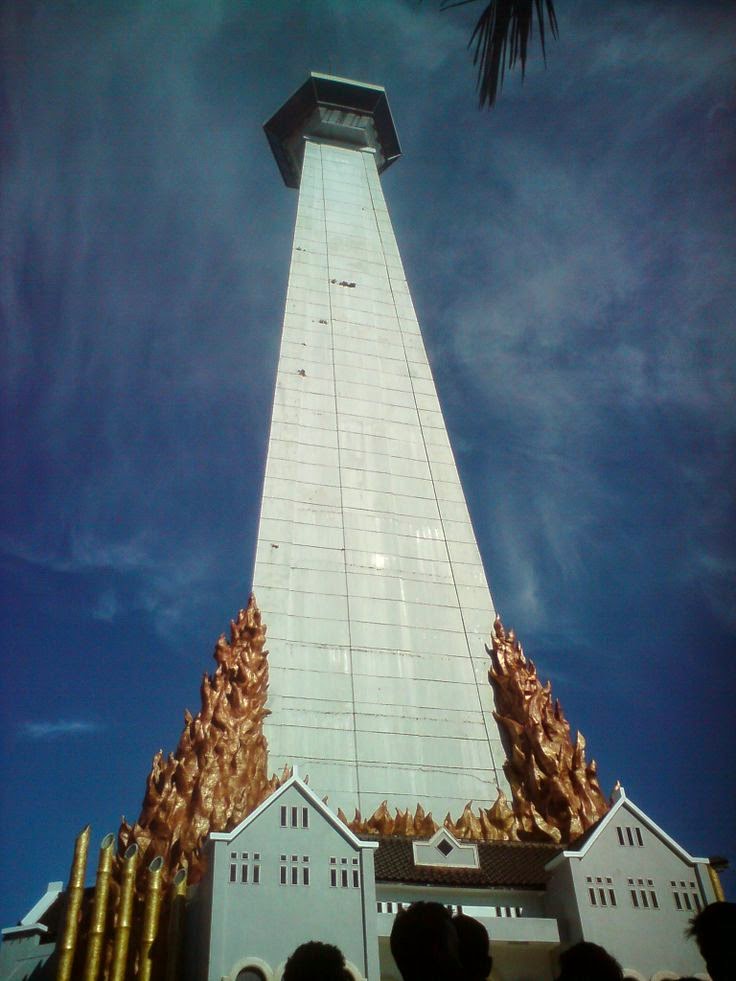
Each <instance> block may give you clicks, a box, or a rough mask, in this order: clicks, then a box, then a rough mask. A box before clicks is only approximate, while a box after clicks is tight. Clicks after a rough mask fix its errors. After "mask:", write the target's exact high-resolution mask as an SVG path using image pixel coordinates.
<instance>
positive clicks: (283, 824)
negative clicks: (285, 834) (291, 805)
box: [281, 807, 286, 828]
mask: <svg viewBox="0 0 736 981" xmlns="http://www.w3.org/2000/svg"><path fill="white" fill-rule="evenodd" d="M281 827H282V828H285V827H286V808H285V807H282V808H281Z"/></svg>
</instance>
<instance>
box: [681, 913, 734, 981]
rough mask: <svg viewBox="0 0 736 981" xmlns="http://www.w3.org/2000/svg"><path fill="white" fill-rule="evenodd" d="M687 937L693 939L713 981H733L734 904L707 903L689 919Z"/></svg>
mask: <svg viewBox="0 0 736 981" xmlns="http://www.w3.org/2000/svg"><path fill="white" fill-rule="evenodd" d="M688 934H689V935H690V936H691V937H695V940H696V943H697V945H698V948H699V950H700V953H701V954H702V955H703V960H704V961H705V966H706V967H707V968H708V974H710V976H711V978H712V979H713V981H733V979H734V978H735V977H736V966H735V965H736V957H734V937H735V936H736V903H728V902H718V903H710V904H709V905H708V906H706V907H705V909H702V910H701V911H700V912H699V913H698V915H697V916H694V917H693V918H692V920H691V921H690V929H689V930H688Z"/></svg>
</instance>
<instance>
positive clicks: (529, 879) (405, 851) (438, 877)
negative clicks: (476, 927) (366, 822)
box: [375, 838, 560, 889]
mask: <svg viewBox="0 0 736 981" xmlns="http://www.w3.org/2000/svg"><path fill="white" fill-rule="evenodd" d="M413 841H414V839H412V838H383V839H381V842H380V844H379V846H378V849H377V851H376V855H375V862H376V881H377V882H407V883H414V884H427V885H444V886H465V887H471V888H478V889H490V888H494V887H496V888H507V889H509V888H515V887H516V888H529V889H543V888H544V886H545V884H546V882H547V879H548V878H549V875H548V873H547V872H545V870H544V866H545V865H546V864H547V862H549V861H550V859H552V858H553V857H554V856H555V855H556V854H557V853H558V852H559V851H560V848H559V846H558V845H553V844H540V843H536V842H534V843H532V842H520V841H487V842H485V841H484V842H478V843H477V844H478V858H479V862H480V868H478V869H458V868H453V867H452V866H448V865H437V866H434V865H433V866H427V865H415V864H414V852H413V849H412V843H413ZM438 858H439V856H438Z"/></svg>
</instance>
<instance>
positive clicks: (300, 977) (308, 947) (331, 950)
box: [283, 940, 352, 981]
mask: <svg viewBox="0 0 736 981" xmlns="http://www.w3.org/2000/svg"><path fill="white" fill-rule="evenodd" d="M283 981H352V979H351V976H350V974H349V973H348V970H347V968H346V967H345V957H344V955H343V953H342V951H341V950H340V949H339V948H338V947H335V946H333V945H332V944H324V943H321V942H320V941H319V940H310V941H309V942H308V943H305V944H302V945H301V946H300V947H297V948H296V950H295V951H294V953H293V954H292V955H291V957H290V958H289V959H288V961H287V962H286V966H285V967H284V975H283Z"/></svg>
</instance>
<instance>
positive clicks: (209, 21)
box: [0, 0, 736, 925]
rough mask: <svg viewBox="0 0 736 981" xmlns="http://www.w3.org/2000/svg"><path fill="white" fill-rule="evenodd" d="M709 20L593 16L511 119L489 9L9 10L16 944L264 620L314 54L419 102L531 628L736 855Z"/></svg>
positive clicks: (668, 805) (412, 108)
mask: <svg viewBox="0 0 736 981" xmlns="http://www.w3.org/2000/svg"><path fill="white" fill-rule="evenodd" d="M694 8H695V3H694V0H688V2H685V0H683V2H673V0H667V2H659V3H658V2H646V0H630V2H628V3H627V2H622V3H617V4H614V5H610V4H594V5H590V4H585V3H582V2H573V0H559V2H558V4H557V9H558V17H559V21H560V33H561V37H560V40H559V41H558V42H555V43H553V44H551V46H550V49H549V51H548V67H547V70H546V71H545V70H544V69H543V67H542V65H541V59H540V58H539V56H538V49H537V48H534V49H533V53H532V64H530V66H529V70H528V72H527V78H526V81H525V83H524V85H523V86H522V85H521V83H520V80H519V78H518V77H517V76H516V75H512V76H511V77H509V78H507V81H506V84H505V86H504V91H503V94H502V97H501V100H500V102H499V105H498V106H497V108H496V109H495V110H494V111H493V112H492V113H487V112H479V111H478V110H477V107H476V100H475V96H474V91H473V81H474V76H473V69H472V66H471V64H470V61H469V58H468V55H467V52H466V51H465V43H466V40H467V37H468V33H469V26H470V24H471V22H472V18H473V16H474V10H473V9H471V8H461V9H459V10H456V11H454V12H446V13H440V12H439V11H438V9H437V4H435V3H431V2H428V0H425V2H424V3H421V4H416V3H414V2H401V0H378V2H374V3H371V4H367V3H362V2H357V0H355V2H347V0H343V2H340V3H338V2H336V0H334V2H326V0H322V2H320V0H315V2H314V3H311V4H309V5H304V4H291V3H278V2H268V3H266V2H265V0H264V2H255V3H252V4H247V5H246V4H242V3H239V2H229V3H228V2H224V0H221V2H212V3H208V4H201V3H197V2H194V0H190V2H186V0H184V2H181V3H177V4H173V3H163V2H161V3H155V2H153V3H152V2H150V0H147V2H145V3H144V2H140V3H133V2H123V0H119V2H117V3H115V4H114V5H113V4H105V3H98V4H84V5H79V4H64V3H50V2H48V3H43V2H36V3H27V4H22V5H14V6H13V7H10V6H8V7H6V9H5V12H4V14H3V15H2V16H3V20H2V37H3V44H4V49H5V55H4V62H5V64H6V74H5V77H4V102H5V111H4V112H3V117H4V124H3V125H4V129H3V171H4V176H3V182H2V184H3V187H2V201H0V215H1V217H0V241H1V247H2V264H1V268H0V304H1V311H2V318H3V355H2V379H1V382H2V393H1V394H0V398H1V399H2V419H3V429H2V452H3V457H4V461H5V463H4V473H5V480H4V482H3V484H4V486H3V490H2V499H1V500H2V511H1V514H0V519H1V524H0V576H1V577H2V579H1V586H2V593H3V597H4V602H3V609H2V621H1V624H2V656H3V685H2V695H1V696H0V697H1V701H0V710H1V713H2V727H1V730H0V731H2V741H3V780H2V789H1V790H0V795H1V796H0V807H1V816H2V827H3V835H2V839H1V844H0V878H1V879H2V881H3V882H4V883H5V888H4V890H3V896H2V898H0V920H1V921H2V925H9V924H11V923H13V922H15V921H16V920H17V918H18V917H20V916H21V915H23V914H24V913H25V912H26V910H27V909H28V908H29V907H30V906H31V905H32V903H33V902H34V901H35V900H36V899H37V898H38V895H40V893H41V892H42V891H43V888H44V887H45V885H46V882H47V881H49V880H53V879H66V876H67V874H68V866H69V861H70V858H71V851H72V846H73V840H74V836H75V835H76V833H77V832H78V831H79V830H80V829H81V828H82V826H83V825H84V824H85V823H87V822H90V823H91V824H92V825H93V840H95V841H98V840H99V839H101V838H102V836H103V835H104V834H105V833H106V832H107V831H110V830H117V827H118V823H119V821H120V816H121V814H125V816H126V817H128V818H131V819H132V818H135V817H136V816H137V814H138V810H139V807H140V802H141V799H142V796H143V790H144V783H145V777H146V774H147V772H148V769H149V766H150V761H151V758H152V756H153V754H154V753H155V751H156V750H157V749H159V748H160V747H162V748H164V750H170V749H173V748H174V747H175V745H176V742H177V740H178V736H179V731H180V728H181V724H182V717H183V712H184V709H185V708H186V707H189V708H190V709H192V710H196V708H197V707H198V704H199V696H198V687H199V681H200V678H201V675H202V673H203V672H204V671H206V670H210V669H211V667H212V660H211V652H212V649H213V647H214V643H215V641H216V639H217V636H218V635H219V633H220V632H222V631H223V630H225V629H226V628H227V624H228V621H229V618H230V617H232V616H234V615H235V613H236V611H237V610H238V608H239V607H240V606H243V605H245V603H246V601H247V597H248V592H249V587H250V576H251V572H252V561H253V550H254V540H255V531H256V522H257V515H258V501H259V494H260V486H261V481H262V472H263V466H264V458H265V447H266V440H267V430H268V418H269V410H270V399H271V393H272V387H273V381H274V373H275V366H276V357H277V352H278V341H279V330H280V324H281V316H282V312H283V304H284V296H285V288H286V278H287V273H288V260H289V251H290V243H291V229H292V223H293V219H294V213H295V207H296V194H295V193H294V192H293V191H289V190H287V189H286V188H285V187H284V186H283V184H282V183H281V181H280V178H279V175H278V172H277V169H276V166H275V164H274V162H273V159H272V158H271V156H270V152H269V150H268V146H267V143H266V140H265V138H264V137H263V134H262V131H261V124H262V122H263V121H264V120H265V119H266V118H267V117H268V116H269V115H271V113H272V112H273V111H274V110H275V109H276V108H278V107H279V106H280V105H281V103H282V102H283V101H284V100H285V99H286V98H287V97H288V96H289V95H290V94H291V92H292V91H293V90H295V89H296V88H297V87H298V86H299V85H300V84H301V82H302V81H303V79H304V78H305V77H306V73H307V72H308V71H309V70H310V69H314V70H318V71H328V72H330V71H331V72H333V73H335V74H341V75H346V76H350V77H354V78H358V79H361V80H364V81H370V82H376V83H379V84H384V85H385V86H386V87H387V89H388V93H389V98H390V101H391V105H392V108H393V113H394V118H395V121H396V124H397V128H398V131H399V135H400V138H401V141H402V147H403V150H404V154H405V156H404V158H403V159H402V160H401V161H399V162H398V163H397V164H396V165H395V166H394V167H392V168H391V169H390V170H389V171H388V172H387V173H386V175H385V177H384V188H385V192H386V196H387V199H388V203H389V207H390V209H391V212H392V216H393V219H394V225H395V230H396V234H397V237H398V240H399V245H400V248H401V250H402V255H403V258H404V262H405V266H406V269H407V274H408V277H409V281H410V284H411V287H412V292H413V295H414V300H415V305H416V307H417V312H418V314H419V318H420V322H421V323H422V327H423V331H424V335H425V340H426V344H427V347H428V351H429V355H430V360H431V362H432V365H433V368H434V371H435V377H436V381H437V385H438V389H439V393H440V398H441V399H442V402H443V407H444V409H445V415H446V419H447V424H448V428H449V431H450V435H451V439H452V441H453V445H454V449H455V453H456V457H457V460H458V465H459V468H460V471H461V476H462V478H463V483H464V486H465V490H466V495H467V497H468V502H469V506H470V510H471V514H472V516H473V520H474V524H475V526H476V533H477V535H478V539H479V544H480V549H481V553H482V555H483V557H484V561H485V563H486V568H487V572H488V576H489V581H490V583H491V589H492V591H493V594H494V598H495V601H496V605H497V607H498V609H499V611H500V613H501V616H502V617H503V619H504V622H505V623H506V625H507V626H513V627H514V628H515V629H516V631H517V633H518V634H519V636H520V638H521V640H522V643H523V644H524V646H525V650H526V652H527V654H528V655H529V656H531V657H532V658H533V659H534V660H535V662H536V663H537V666H538V668H539V672H540V675H541V676H542V677H543V678H547V677H549V678H551V680H552V683H553V690H554V694H555V695H556V696H557V697H559V698H560V700H561V702H562V704H563V707H564V709H565V711H566V714H567V716H568V718H569V719H570V721H571V725H572V727H573V729H575V728H580V729H581V730H582V732H583V733H584V734H585V736H586V739H587V742H588V751H589V755H592V756H593V757H595V758H596V759H597V760H598V762H599V766H600V773H601V781H602V784H603V786H604V788H605V789H606V790H610V788H611V787H612V785H613V783H614V782H615V780H617V779H620V780H621V782H622V783H623V784H624V786H625V787H626V790H627V793H628V794H629V796H630V797H631V798H632V799H633V800H635V802H636V803H637V804H639V805H640V806H641V807H643V809H644V810H645V811H647V812H648V813H649V814H650V816H651V817H652V818H654V820H656V821H657V822H659V823H660V824H661V825H662V826H664V828H665V830H667V831H668V832H669V833H670V834H671V835H672V836H673V837H674V838H675V839H676V840H678V841H679V842H680V843H681V844H682V845H683V846H684V847H686V848H687V849H688V850H690V851H691V853H694V854H696V855H713V854H726V855H728V856H730V857H731V860H732V861H734V862H736V800H735V795H734V793H733V781H734V769H735V767H734V760H735V759H736V737H735V736H734V728H735V727H734V724H733V715H734V711H733V706H734V702H735V700H736V668H735V667H734V658H733V652H734V638H735V634H736V600H735V599H734V596H735V595H736V594H735V591H734V578H736V577H735V571H736V554H735V549H734V541H735V540H736V535H735V534H734V531H735V528H734V525H735V524H736V521H735V519H734V498H733V491H734V479H733V477H734V474H733V449H734V435H735V432H736V412H735V411H734V395H735V390H736V370H735V362H736V357H735V350H734V348H735V346H736V342H735V341H734V336H735V335H734V329H733V328H734V323H733V321H734V310H735V309H736V303H735V302H734V301H735V299H736V297H735V296H734V294H735V293H736V288H735V287H734V282H735V281H736V275H735V273H736V270H735V268H734V265H735V263H734V256H735V248H734V246H735V239H736V232H735V231H734V227H735V226H734V221H733V215H734V205H735V204H736V200H735V198H736V194H735V192H734V183H733V174H734V172H735V171H736V135H735V127H736V69H735V67H734V61H733V57H732V50H733V38H734V29H735V28H736V10H734V8H733V5H732V4H728V3H716V2H705V0H701V2H699V3H698V4H697V11H698V14H697V17H695V16H693V10H694ZM726 881H727V883H728V889H729V891H730V894H731V897H732V898H734V897H735V896H736V877H735V876H734V874H733V873H729V876H728V878H727V880H726Z"/></svg>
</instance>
